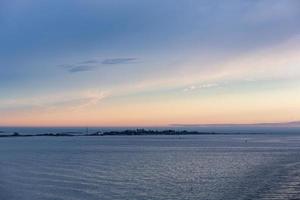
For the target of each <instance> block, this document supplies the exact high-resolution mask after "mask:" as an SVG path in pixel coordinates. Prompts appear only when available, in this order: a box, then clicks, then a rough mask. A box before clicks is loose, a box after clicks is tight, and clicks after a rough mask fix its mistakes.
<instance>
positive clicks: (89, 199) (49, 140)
mask: <svg viewBox="0 0 300 200" xmlns="http://www.w3.org/2000/svg"><path fill="white" fill-rule="evenodd" d="M299 197H300V136H297V135H295V134H293V135H290V134H288V135H284V134H281V135H280V134H277V135H202V136H128V137H120V136H113V137H109V136H107V137H59V138H56V137H31V138H1V139H0V199H1V200H2V199H3V200H20V199H21V200H23V199H24V200H37V199H41V200H50V199H51V200H77V199H81V200H82V199H84V200H93V199H97V200H98V199H101V200H102V199H103V200H105V199H120V200H121V199H122V200H123V199H128V200H129V199H130V200H131V199H133V200H134V199H136V200H143V199H161V200H163V199H164V200H165V199H170V200H171V199H172V200H183V199H195V200H196V199H197V200H199V199H200V200H202V199H203V200H217V199H218V200H221V199H222V200H223V199H297V198H299Z"/></svg>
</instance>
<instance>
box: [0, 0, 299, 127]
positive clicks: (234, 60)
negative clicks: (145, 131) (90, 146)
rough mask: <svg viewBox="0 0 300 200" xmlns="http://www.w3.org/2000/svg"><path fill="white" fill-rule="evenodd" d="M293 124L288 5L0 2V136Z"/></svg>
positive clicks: (293, 17) (294, 55)
mask: <svg viewBox="0 0 300 200" xmlns="http://www.w3.org/2000/svg"><path fill="white" fill-rule="evenodd" d="M298 120H300V1H298V0H285V1H283V0H258V1H256V0H228V1H223V0H164V1H161V0H39V1H37V0H1V1H0V126H166V125H169V124H208V123H209V124H210V123H212V124H218V123H220V124H224V123H237V124H239V123H242V124H244V123H272V122H288V121H298Z"/></svg>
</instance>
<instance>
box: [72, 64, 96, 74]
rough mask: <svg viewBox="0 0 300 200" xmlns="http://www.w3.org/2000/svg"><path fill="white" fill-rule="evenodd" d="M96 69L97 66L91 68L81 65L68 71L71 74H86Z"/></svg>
mask: <svg viewBox="0 0 300 200" xmlns="http://www.w3.org/2000/svg"><path fill="white" fill-rule="evenodd" d="M94 69H96V66H90V65H79V66H74V67H73V66H72V67H71V68H70V69H69V70H68V71H69V72H70V73H77V72H86V71H92V70H94Z"/></svg>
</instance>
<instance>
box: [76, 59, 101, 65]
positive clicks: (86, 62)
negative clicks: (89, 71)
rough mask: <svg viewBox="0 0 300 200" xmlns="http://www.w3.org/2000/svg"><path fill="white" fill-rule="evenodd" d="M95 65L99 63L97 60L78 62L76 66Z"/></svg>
mask: <svg viewBox="0 0 300 200" xmlns="http://www.w3.org/2000/svg"><path fill="white" fill-rule="evenodd" d="M96 63H99V61H98V60H84V61H81V62H79V63H78V64H96Z"/></svg>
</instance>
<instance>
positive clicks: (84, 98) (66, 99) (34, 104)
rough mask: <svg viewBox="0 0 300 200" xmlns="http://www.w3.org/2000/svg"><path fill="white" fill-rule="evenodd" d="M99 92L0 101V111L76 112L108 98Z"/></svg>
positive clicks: (106, 94) (105, 93) (105, 94)
mask: <svg viewBox="0 0 300 200" xmlns="http://www.w3.org/2000/svg"><path fill="white" fill-rule="evenodd" d="M109 96H110V95H109V94H108V93H107V92H104V91H99V90H87V91H81V92H78V93H75V94H72V93H70V94H56V95H50V96H46V95H41V96H34V97H31V98H23V99H21V98H20V99H8V100H6V101H4V100H2V101H1V100H0V111H1V112H6V113H13V112H28V111H34V110H37V111H50V110H61V109H64V110H66V109H67V110H76V109H84V108H86V107H88V106H93V105H96V104H98V103H99V102H101V101H102V100H103V99H105V98H107V97H109Z"/></svg>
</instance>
